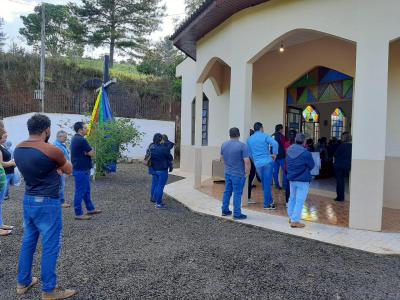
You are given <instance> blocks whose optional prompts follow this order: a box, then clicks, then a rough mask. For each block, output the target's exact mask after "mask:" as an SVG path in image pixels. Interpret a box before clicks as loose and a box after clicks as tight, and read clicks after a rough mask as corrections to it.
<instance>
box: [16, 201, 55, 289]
mask: <svg viewBox="0 0 400 300" xmlns="http://www.w3.org/2000/svg"><path fill="white" fill-rule="evenodd" d="M39 235H41V236H42V268H41V271H42V274H41V277H42V290H43V291H44V292H50V291H52V290H53V289H54V288H55V287H56V286H57V275H56V269H57V259H58V256H59V254H60V249H61V235H62V215H61V202H60V199H51V198H47V197H35V196H28V195H25V197H24V237H23V239H22V246H21V252H20V255H19V264H18V278H17V280H18V283H20V284H22V285H29V284H30V283H31V282H32V263H33V256H34V254H35V251H36V245H37V242H38V239H39Z"/></svg>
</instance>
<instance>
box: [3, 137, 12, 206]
mask: <svg viewBox="0 0 400 300" xmlns="http://www.w3.org/2000/svg"><path fill="white" fill-rule="evenodd" d="M7 138H8V135H7V132H6V131H5V132H4V133H3V135H2V136H0V151H1V154H2V155H3V167H4V171H5V172H6V178H7V184H6V188H5V191H4V200H7V199H8V198H10V196H9V189H10V185H11V183H12V182H13V181H14V180H13V179H14V169H15V162H14V160H13V159H12V153H11V151H10V149H9V148H7V147H6V142H7Z"/></svg>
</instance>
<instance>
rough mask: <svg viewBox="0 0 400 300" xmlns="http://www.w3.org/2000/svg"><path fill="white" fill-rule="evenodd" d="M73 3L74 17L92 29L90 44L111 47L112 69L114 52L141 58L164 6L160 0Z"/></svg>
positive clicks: (87, 0) (105, 0) (93, 0)
mask: <svg viewBox="0 0 400 300" xmlns="http://www.w3.org/2000/svg"><path fill="white" fill-rule="evenodd" d="M81 2H82V6H78V5H75V4H73V3H70V7H71V8H72V9H73V10H74V12H75V14H76V15H77V16H78V17H79V18H80V19H81V20H82V21H84V23H85V24H86V25H87V27H88V28H89V39H88V40H89V43H91V44H93V45H95V46H104V45H108V46H109V49H110V66H111V67H112V66H113V62H114V52H115V49H119V50H121V51H123V52H124V53H127V54H130V55H131V56H135V57H139V56H140V54H141V53H143V51H144V50H145V49H146V48H147V43H148V40H147V38H148V35H149V34H150V33H152V32H153V31H155V30H156V29H157V28H158V26H159V24H160V23H161V20H162V17H163V15H164V11H165V5H162V4H161V2H162V1H161V0H82V1H81Z"/></svg>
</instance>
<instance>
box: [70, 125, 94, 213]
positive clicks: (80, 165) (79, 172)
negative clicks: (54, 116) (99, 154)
mask: <svg viewBox="0 0 400 300" xmlns="http://www.w3.org/2000/svg"><path fill="white" fill-rule="evenodd" d="M74 130H75V132H76V134H75V135H74V137H73V138H72V140H71V161H72V166H73V169H74V171H73V173H72V175H74V178H75V196H74V210H75V219H76V220H90V218H91V217H90V216H91V215H95V214H99V213H101V210H97V209H95V207H94V204H93V202H92V198H91V195H90V169H91V168H92V166H93V165H92V157H93V156H95V151H94V150H93V149H92V147H91V146H90V145H89V143H88V141H87V140H86V139H85V135H86V134H87V131H88V126H87V124H85V123H83V122H76V123H75V124H74ZM82 201H84V202H85V206H86V210H87V214H86V215H85V214H84V213H83V210H82Z"/></svg>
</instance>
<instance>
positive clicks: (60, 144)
mask: <svg viewBox="0 0 400 300" xmlns="http://www.w3.org/2000/svg"><path fill="white" fill-rule="evenodd" d="M67 137H68V135H67V133H66V132H65V131H64V130H60V131H59V132H57V139H56V141H55V142H54V146H56V147H57V148H58V149H60V150H61V151H62V152H63V153H64V156H65V159H66V160H68V161H70V160H71V158H70V157H69V151H68V149H67V146H66V145H65V142H66V141H67ZM65 178H66V175H62V176H61V187H60V200H61V207H63V208H70V207H71V204H69V203H66V202H65Z"/></svg>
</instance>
